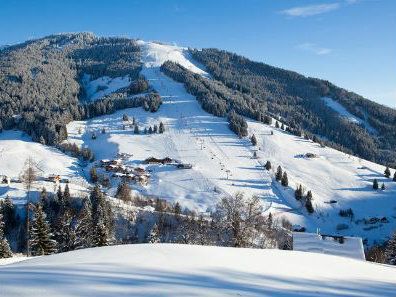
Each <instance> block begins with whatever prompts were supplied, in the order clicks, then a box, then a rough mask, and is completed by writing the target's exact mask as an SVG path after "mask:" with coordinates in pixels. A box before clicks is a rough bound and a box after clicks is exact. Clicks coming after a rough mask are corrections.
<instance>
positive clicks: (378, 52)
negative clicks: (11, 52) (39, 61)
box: [0, 0, 396, 107]
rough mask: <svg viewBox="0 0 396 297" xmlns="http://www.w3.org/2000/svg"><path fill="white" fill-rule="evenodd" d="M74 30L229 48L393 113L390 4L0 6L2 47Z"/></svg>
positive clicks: (15, 2)
mask: <svg viewBox="0 0 396 297" xmlns="http://www.w3.org/2000/svg"><path fill="white" fill-rule="evenodd" d="M76 31H90V32H94V33H95V34H97V35H111V36H114V35H121V36H129V37H135V38H142V39H145V40H161V41H167V42H174V43H176V44H179V45H185V46H192V47H198V48H201V47H218V48H222V49H227V50H230V51H233V52H236V53H239V54H242V55H245V56H247V57H249V58H251V59H253V60H257V61H263V62H266V63H268V64H272V65H275V66H280V67H282V68H285V69H291V70H295V71H298V72H300V73H303V74H305V75H308V76H313V77H319V78H324V79H327V80H329V81H331V82H334V83H335V84H337V85H339V86H341V87H345V88H347V89H349V90H352V91H355V92H357V93H359V94H361V95H364V96H365V97H367V98H369V99H372V100H375V101H377V102H380V103H383V104H386V105H389V106H391V107H396V73H395V72H396V57H395V56H396V0H326V1H324V0H323V1H321V0H271V1H270V0H240V1H239V0H195V1H192V0H156V1H155V0H142V1H137V0H135V1H134V0H106V1H101V0H95V1H93V0H92V1H90V0H67V1H66V0H64V1H60V0H36V1H32V0H0V44H10V43H11V44H12V43H16V42H20V41H24V40H26V39H29V38H37V37H41V36H45V35H48V34H52V33H59V32H76Z"/></svg>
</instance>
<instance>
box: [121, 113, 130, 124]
mask: <svg viewBox="0 0 396 297" xmlns="http://www.w3.org/2000/svg"><path fill="white" fill-rule="evenodd" d="M122 120H123V121H124V122H127V121H129V117H128V115H127V114H125V113H124V114H123V115H122Z"/></svg>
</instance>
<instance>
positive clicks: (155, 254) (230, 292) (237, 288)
mask: <svg viewBox="0 0 396 297" xmlns="http://www.w3.org/2000/svg"><path fill="white" fill-rule="evenodd" d="M0 283H1V286H0V295H1V296H8V297H14V296H15V297H16V296H31V297H34V296H43V295H49V296H56V297H60V296H271V297H272V296H279V297H281V296H282V297H286V296H329V297H330V296H331V297H335V296H340V297H341V296H343V297H345V296H360V297H372V296H394V292H395V290H396V273H395V270H394V269H393V267H390V266H386V265H379V264H373V263H368V262H364V261H359V260H353V259H348V258H343V257H337V256H330V255H320V254H311V253H306V252H296V251H281V250H255V249H235V248H222V247H205V246H193V245H172V244H149V245H148V244H141V245H123V246H112V247H103V248H92V249H85V250H79V251H74V252H68V253H63V254H57V255H52V256H47V257H38V258H35V259H29V260H26V261H22V262H19V263H15V264H11V265H7V266H0Z"/></svg>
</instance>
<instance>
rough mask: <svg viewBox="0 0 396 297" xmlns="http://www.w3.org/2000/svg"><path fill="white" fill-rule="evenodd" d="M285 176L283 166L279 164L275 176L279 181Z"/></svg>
mask: <svg viewBox="0 0 396 297" xmlns="http://www.w3.org/2000/svg"><path fill="white" fill-rule="evenodd" d="M282 177H283V172H282V167H281V166H280V165H279V166H278V169H277V170H276V175H275V178H276V180H277V181H280V180H281V179H282Z"/></svg>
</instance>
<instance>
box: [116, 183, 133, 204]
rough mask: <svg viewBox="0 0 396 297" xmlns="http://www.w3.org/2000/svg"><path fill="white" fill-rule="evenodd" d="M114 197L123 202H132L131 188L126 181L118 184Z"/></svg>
mask: <svg viewBox="0 0 396 297" xmlns="http://www.w3.org/2000/svg"><path fill="white" fill-rule="evenodd" d="M116 197H117V198H118V199H121V200H122V201H124V202H127V201H131V200H132V194H131V188H130V187H129V185H128V183H127V182H126V181H122V182H121V183H119V185H118V187H117V193H116Z"/></svg>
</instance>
